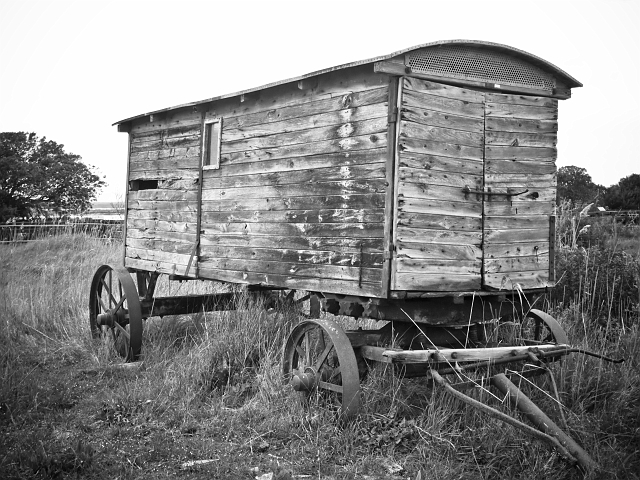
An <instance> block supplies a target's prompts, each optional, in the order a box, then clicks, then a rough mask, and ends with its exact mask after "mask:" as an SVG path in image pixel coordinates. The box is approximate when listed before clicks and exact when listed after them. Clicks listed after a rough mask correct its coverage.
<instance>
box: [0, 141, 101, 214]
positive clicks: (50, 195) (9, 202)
mask: <svg viewBox="0 0 640 480" xmlns="http://www.w3.org/2000/svg"><path fill="white" fill-rule="evenodd" d="M81 160H82V159H81V157H80V156H79V155H74V154H71V153H67V152H65V151H64V145H60V144H58V143H56V142H54V141H52V140H47V139H46V138H45V137H42V138H38V137H37V135H36V134H35V133H25V132H2V133H0V221H1V222H5V221H7V220H8V219H10V218H12V217H31V216H34V215H47V216H48V215H51V214H54V215H62V214H69V213H82V212H84V211H86V210H88V209H89V208H90V207H91V200H94V199H95V197H96V193H97V192H98V191H99V189H100V188H101V187H102V186H103V185H104V182H103V181H102V180H101V179H100V177H98V176H97V175H96V174H94V173H93V172H92V171H91V167H88V166H87V165H85V164H84V163H82V161H81Z"/></svg>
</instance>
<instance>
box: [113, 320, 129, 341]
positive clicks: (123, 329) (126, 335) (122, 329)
mask: <svg viewBox="0 0 640 480" xmlns="http://www.w3.org/2000/svg"><path fill="white" fill-rule="evenodd" d="M113 324H114V326H115V328H117V329H118V330H119V331H120V334H121V335H124V336H125V337H127V340H131V337H130V336H129V332H127V329H126V328H124V327H123V326H122V325H120V324H119V323H118V322H114V323H113ZM114 330H115V329H114Z"/></svg>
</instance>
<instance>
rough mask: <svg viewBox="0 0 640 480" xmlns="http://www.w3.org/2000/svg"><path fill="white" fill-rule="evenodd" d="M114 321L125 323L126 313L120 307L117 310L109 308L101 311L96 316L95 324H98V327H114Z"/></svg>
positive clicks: (123, 324)
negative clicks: (103, 311)
mask: <svg viewBox="0 0 640 480" xmlns="http://www.w3.org/2000/svg"><path fill="white" fill-rule="evenodd" d="M116 322H117V323H118V324H120V325H122V326H125V325H126V315H125V313H124V311H123V310H122V309H121V308H119V309H117V310H115V309H110V310H109V311H107V312H105V313H101V314H99V315H98V316H97V317H96V324H97V325H98V327H101V326H105V327H109V328H115V326H116Z"/></svg>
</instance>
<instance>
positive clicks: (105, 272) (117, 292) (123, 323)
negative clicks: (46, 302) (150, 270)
mask: <svg viewBox="0 0 640 480" xmlns="http://www.w3.org/2000/svg"><path fill="white" fill-rule="evenodd" d="M89 323H90V325H91V334H92V335H93V337H94V338H95V337H100V336H102V335H104V334H108V335H110V337H111V338H112V339H113V344H114V346H115V348H116V350H117V351H118V353H119V354H120V355H121V356H122V357H124V358H125V359H126V360H127V361H129V362H132V361H136V360H138V358H139V357H140V351H141V348H142V309H141V307H140V298H139V296H138V290H137V288H136V285H135V283H134V281H133V279H132V278H131V275H130V274H129V272H127V270H125V269H124V268H122V267H115V266H112V265H102V266H101V267H100V268H98V270H97V271H96V273H95V275H94V276H93V280H92V282H91V291H90V293H89Z"/></svg>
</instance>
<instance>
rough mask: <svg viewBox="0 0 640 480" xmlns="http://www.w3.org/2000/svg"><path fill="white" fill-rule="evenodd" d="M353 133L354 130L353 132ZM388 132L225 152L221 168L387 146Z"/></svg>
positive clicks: (221, 160)
mask: <svg viewBox="0 0 640 480" xmlns="http://www.w3.org/2000/svg"><path fill="white" fill-rule="evenodd" d="M352 133H353V132H352ZM386 146H387V133H386V127H385V131H384V132H380V133H373V134H365V135H345V136H344V137H342V136H338V137H337V138H334V139H332V140H324V141H317V142H313V143H311V144H305V143H296V144H292V145H281V146H279V145H276V146H273V147H269V148H264V147H263V148H257V149H250V150H245V151H237V152H231V153H223V154H222V155H221V156H220V165H221V169H222V168H224V167H225V166H226V165H228V164H241V163H254V162H262V161H264V160H276V159H281V158H296V157H306V156H309V155H327V154H332V153H340V152H352V151H353V152H355V151H361V150H374V149H377V148H386Z"/></svg>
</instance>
